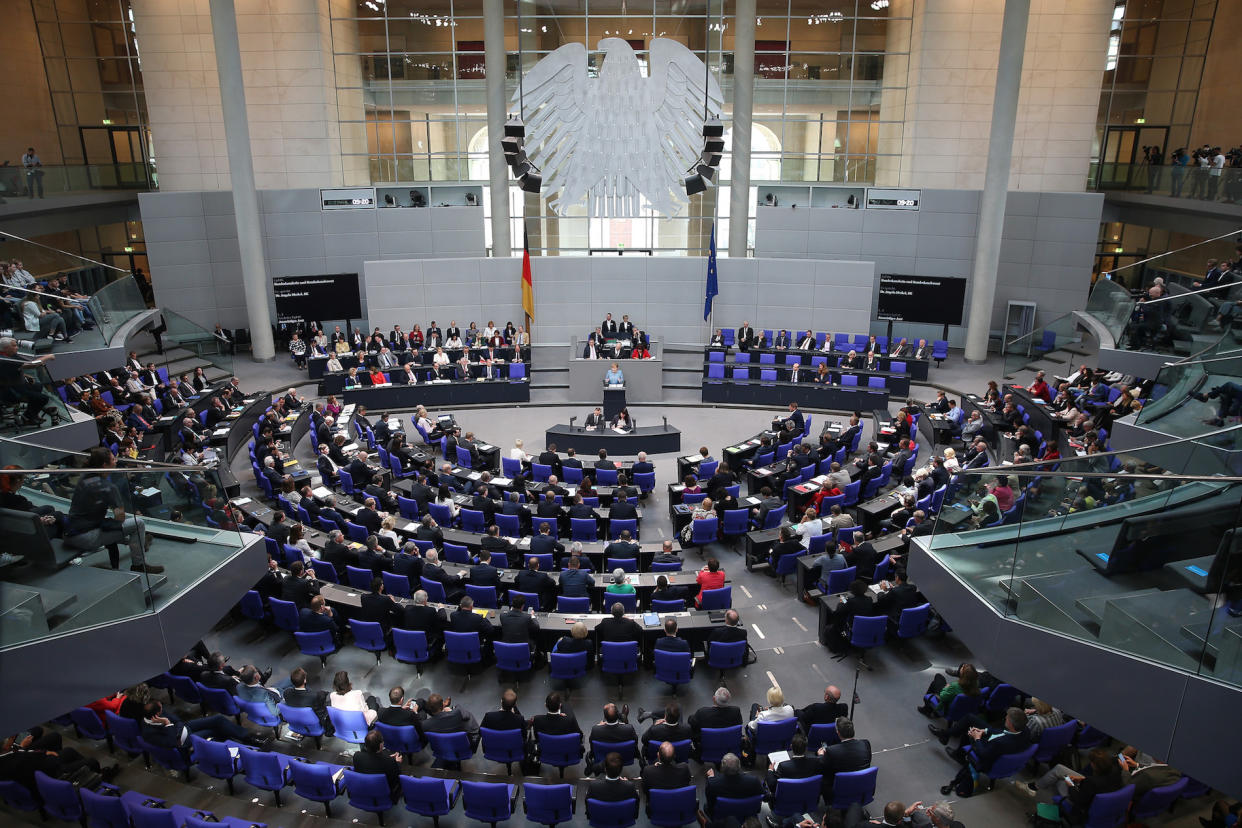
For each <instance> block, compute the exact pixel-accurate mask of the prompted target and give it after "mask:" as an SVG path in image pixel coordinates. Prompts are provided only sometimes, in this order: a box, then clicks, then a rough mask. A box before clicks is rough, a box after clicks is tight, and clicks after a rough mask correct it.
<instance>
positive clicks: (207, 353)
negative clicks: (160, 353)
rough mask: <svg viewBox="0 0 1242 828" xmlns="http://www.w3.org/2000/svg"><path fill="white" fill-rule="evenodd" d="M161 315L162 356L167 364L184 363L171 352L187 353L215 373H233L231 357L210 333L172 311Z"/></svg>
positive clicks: (166, 311)
mask: <svg viewBox="0 0 1242 828" xmlns="http://www.w3.org/2000/svg"><path fill="white" fill-rule="evenodd" d="M161 314H162V315H163V318H164V325H165V326H166V327H167V330H166V331H164V333H163V335H162V336H161V339H162V340H163V342H164V354H165V358H166V360H167V362H168V363H171V362H176V361H182V362H183V361H184V360H181V359H180V358H179V357H178V356H176V355H173V353H172V352H173V351H189V352H190V353H192V354H194V355H195V356H197V357H199V358H200V359H202V360H204V361H205V362H207V363H209V364H210V366H211V367H212V368H215V369H216V371H217V372H221V373H224V374H232V373H233V355H232V354H230V353H229V352H228V351H227V350H225V348H224V346H223V344H222V343H221V342H220V340H218V339H216V336H215V334H214V333H213V332H212V331H210V330H208V329H206V328H204V327H202V326H201V325H199V324H198V323H196V322H193V321H191V320H189V319H187V318H185V317H184V316H182V315H181V314H179V313H175V312H174V311H170V310H162V311H161ZM204 368H206V366H204ZM209 376H210V372H209Z"/></svg>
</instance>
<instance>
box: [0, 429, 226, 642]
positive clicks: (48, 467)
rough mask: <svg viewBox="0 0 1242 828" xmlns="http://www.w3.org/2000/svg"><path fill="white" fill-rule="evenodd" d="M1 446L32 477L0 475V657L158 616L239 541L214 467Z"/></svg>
mask: <svg viewBox="0 0 1242 828" xmlns="http://www.w3.org/2000/svg"><path fill="white" fill-rule="evenodd" d="M3 443H4V445H0V455H4V457H5V459H6V460H7V461H9V462H6V463H5V465H23V466H32V467H34V468H30V469H28V470H27V469H18V470H0V488H2V489H3V490H4V491H6V492H9V493H10V497H9V500H8V502H9V504H10V506H11V508H4V509H0V525H2V526H3V531H4V534H5V537H6V539H8V540H9V541H11V542H10V543H6V548H5V550H4V553H3V557H0V648H3V647H8V646H13V645H16V644H22V643H28V642H30V641H34V640H38V639H40V638H46V637H49V636H53V635H59V634H63V633H67V632H73V631H77V630H82V629H85V628H88V627H92V626H95V625H98V624H105V623H110V622H114V621H118V620H121V619H125V618H131V617H133V616H137V615H142V614H144V613H151V612H155V611H158V610H160V609H162V608H163V607H164V606H166V605H167V604H168V603H169V602H171V601H173V600H175V599H176V598H177V597H178V596H179V595H180V594H182V593H183V592H184V591H185V590H186V589H188V588H190V587H191V586H193V585H195V584H197V583H199V582H200V581H202V580H203V579H204V578H207V577H209V576H210V574H211V573H212V572H213V571H215V570H216V569H217V568H218V567H219V566H220V565H221V564H223V563H224V562H225V561H227V560H228V559H229V558H230V557H231V556H232V555H234V554H235V553H236V552H237V550H238V549H239V548H240V547H241V545H242V543H243V535H242V534H241V533H240V532H239V531H237V529H236V528H235V526H234V525H233V524H232V523H231V522H230V521H229V518H228V516H227V514H226V513H225V512H223V511H220V510H219V509H217V507H218V506H221V505H223V504H224V500H223V497H224V494H223V492H224V489H223V486H222V484H221V479H220V475H219V473H218V472H217V470H216V468H215V467H214V465H204V466H194V467H190V466H184V467H173V466H159V465H139V464H136V463H124V462H123V464H122V466H121V467H117V466H115V465H110V464H105V463H103V462H102V461H101V460H100V458H98V457H94V458H92V457H88V456H86V455H79V454H69V455H65V454H63V453H61V454H58V453H56V452H52V451H49V450H47V449H39V448H38V447H34V446H28V445H21V444H17V443H15V442H14V441H3ZM110 456H111V455H109V457H110ZM207 459H208V460H209V459H210V458H207ZM92 462H95V464H96V465H95V466H93V467H92V466H90V465H89V464H90V463H92ZM109 543H113V544H114V546H115V549H116V553H117V554H116V565H115V566H113V560H112V557H113V556H112V552H111V551H110V550H109V549H108V544H109Z"/></svg>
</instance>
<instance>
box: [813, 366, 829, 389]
mask: <svg viewBox="0 0 1242 828" xmlns="http://www.w3.org/2000/svg"><path fill="white" fill-rule="evenodd" d="M813 381H814V382H818V383H819V384H820V385H829V384H831V382H832V375H831V374H830V373H828V363H826V362H821V363H820V364H819V367H818V368H816V369H815V377H814V379H813Z"/></svg>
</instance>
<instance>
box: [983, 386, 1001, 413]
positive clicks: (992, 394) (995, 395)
mask: <svg viewBox="0 0 1242 828" xmlns="http://www.w3.org/2000/svg"><path fill="white" fill-rule="evenodd" d="M1000 401H1001V393H1000V388H999V387H997V385H996V380H988V388H987V390H986V391H984V392H983V399H982V400H981V402H983V403H984V404H985V405H990V406H992V407H993V408H995V407H996V406H998V405H1000Z"/></svg>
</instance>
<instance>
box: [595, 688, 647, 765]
mask: <svg viewBox="0 0 1242 828" xmlns="http://www.w3.org/2000/svg"><path fill="white" fill-rule="evenodd" d="M587 741H588V744H589V743H591V742H611V743H613V744H633V745H634V749H635V750H638V733H637V732H636V731H635V730H634V726H633V725H632V724H630V723H629V721H627V720H626V718H625V717H624V716H622V715H621V710H620V709H619V708H618V707H617V706H616V705H615V704H613V703H612V702H609V703H608V704H605V705H604V718H602V719H601V720H600V721H598V722H596V724H595V726H594V727H592V728H591V733H590V735H589V736H588V737H587ZM587 762H588V763H589V764H591V765H593V766H594V772H595V773H596V774H599V772H600V770H601V763H602V762H603V757H598V756H595V755H594V754H593V753H590V752H588V754H587Z"/></svg>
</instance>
